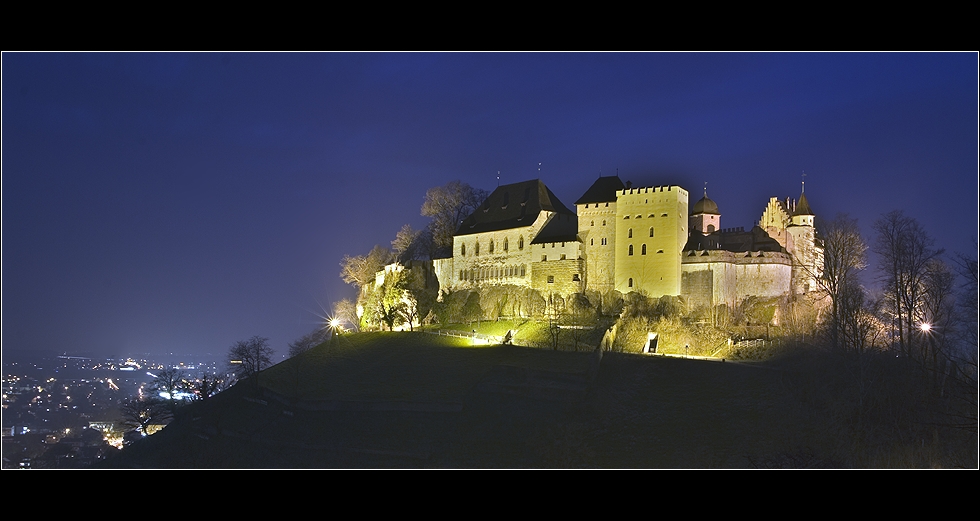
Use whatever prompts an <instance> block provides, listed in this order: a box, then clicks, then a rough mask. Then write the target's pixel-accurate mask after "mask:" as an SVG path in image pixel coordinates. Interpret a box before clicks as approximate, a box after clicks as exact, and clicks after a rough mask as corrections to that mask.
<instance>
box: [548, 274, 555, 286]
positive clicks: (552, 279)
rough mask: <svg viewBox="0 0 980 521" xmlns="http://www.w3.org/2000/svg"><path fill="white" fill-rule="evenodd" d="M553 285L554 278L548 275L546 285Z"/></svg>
mask: <svg viewBox="0 0 980 521" xmlns="http://www.w3.org/2000/svg"><path fill="white" fill-rule="evenodd" d="M554 283H555V276H554V275H548V284H554Z"/></svg>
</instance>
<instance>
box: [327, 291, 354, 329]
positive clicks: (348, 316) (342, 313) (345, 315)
mask: <svg viewBox="0 0 980 521" xmlns="http://www.w3.org/2000/svg"><path fill="white" fill-rule="evenodd" d="M333 314H334V317H336V318H339V319H340V320H342V321H344V322H347V323H348V324H350V326H351V328H353V329H354V330H355V331H357V330H359V329H360V321H361V319H360V317H358V316H357V304H355V303H354V302H353V301H351V300H350V299H346V298H345V299H343V300H340V301H338V302H334V304H333Z"/></svg>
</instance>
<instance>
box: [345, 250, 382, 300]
mask: <svg viewBox="0 0 980 521" xmlns="http://www.w3.org/2000/svg"><path fill="white" fill-rule="evenodd" d="M391 260H392V255H391V251H390V250H388V249H387V248H384V247H382V246H375V247H374V248H373V249H372V250H371V252H370V253H368V254H367V255H360V256H357V257H351V256H349V255H344V259H343V260H342V261H341V262H340V266H341V268H342V269H341V271H340V277H341V278H342V279H343V280H344V282H346V283H348V284H352V285H354V286H356V287H357V288H358V289H362V290H363V289H364V288H365V287H368V286H369V285H373V284H374V276H375V274H376V273H378V272H379V271H381V269H382V268H383V267H384V266H385V265H386V264H388V263H390V262H391Z"/></svg>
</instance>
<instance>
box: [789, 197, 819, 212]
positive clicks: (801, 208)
mask: <svg viewBox="0 0 980 521" xmlns="http://www.w3.org/2000/svg"><path fill="white" fill-rule="evenodd" d="M793 215H815V214H814V213H813V210H811V209H810V204H809V203H807V202H806V194H800V202H798V203H796V209H795V210H793Z"/></svg>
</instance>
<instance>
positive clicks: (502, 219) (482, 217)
mask: <svg viewBox="0 0 980 521" xmlns="http://www.w3.org/2000/svg"><path fill="white" fill-rule="evenodd" d="M542 211H546V212H555V213H557V214H558V215H557V216H555V218H558V217H559V216H561V215H565V216H566V217H568V216H570V217H571V222H577V221H576V219H575V212H573V211H571V210H569V209H568V208H567V207H566V206H565V205H564V204H562V202H561V201H559V200H558V197H556V196H555V194H554V193H552V191H551V190H549V189H548V187H547V186H545V185H544V183H542V182H541V181H540V180H538V179H534V180H532V181H524V182H521V183H514V184H509V185H503V186H498V187H497V189H496V190H494V191H493V193H492V194H490V197H487V200H486V201H484V202H483V204H481V205H480V207H479V208H477V210H476V211H475V212H473V214H472V215H470V216H469V217H467V218H466V219H464V220H463V223H462V224H460V225H459V228H457V230H456V235H470V234H473V233H483V232H494V231H498V230H509V229H512V228H522V227H525V226H531V224H533V223H534V221H535V220H536V219H537V218H538V214H540V213H541V212H542ZM572 234H573V235H574V232H572Z"/></svg>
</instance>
